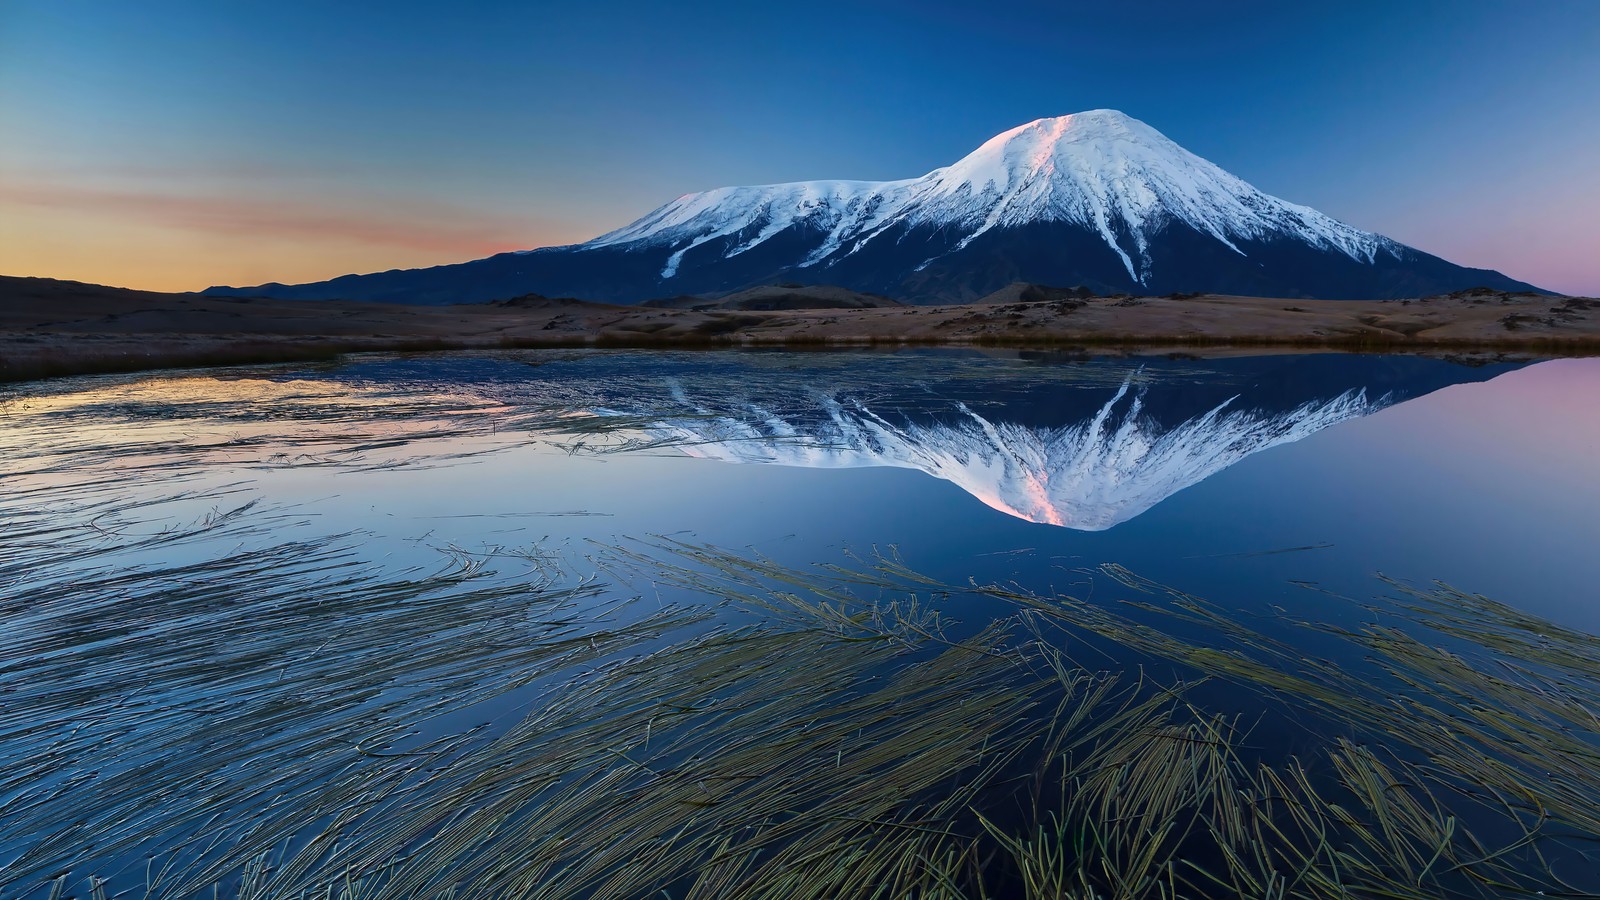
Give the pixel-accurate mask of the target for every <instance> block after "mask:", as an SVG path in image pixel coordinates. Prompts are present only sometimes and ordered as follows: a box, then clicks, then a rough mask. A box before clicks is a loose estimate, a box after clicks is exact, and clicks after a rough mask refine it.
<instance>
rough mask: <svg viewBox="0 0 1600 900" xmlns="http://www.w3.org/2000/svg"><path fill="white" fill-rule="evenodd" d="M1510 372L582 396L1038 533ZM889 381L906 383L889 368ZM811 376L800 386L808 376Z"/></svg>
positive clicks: (1107, 375)
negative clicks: (915, 474) (1020, 523)
mask: <svg viewBox="0 0 1600 900" xmlns="http://www.w3.org/2000/svg"><path fill="white" fill-rule="evenodd" d="M1506 368H1507V367H1506V366H1504V365H1493V366H1482V367H1468V366H1463V365H1458V364H1453V363H1450V362H1445V361H1441V360H1430V359H1405V358H1383V359H1374V358H1370V357H1366V358H1363V357H1333V356H1321V357H1297V358H1265V359H1262V358H1254V359H1247V360H1222V361H1213V362H1208V363H1205V364H1202V365H1199V366H1196V364H1195V363H1193V362H1184V363H1181V364H1180V362H1179V361H1172V360H1159V361H1156V362H1147V363H1142V364H1141V363H1132V364H1123V365H1120V366H1118V365H1111V366H1109V367H1107V366H1105V365H1102V366H1100V367H1099V368H1098V369H1097V374H1098V375H1099V376H1100V377H1088V378H1083V379H1077V380H1073V379H1060V378H1059V377H1058V378H1042V379H1038V380H1037V381H1036V382H1034V381H1031V379H1033V378H1035V376H1038V375H1040V374H1041V372H1046V371H1049V370H1047V369H1046V370H1041V369H1040V368H1037V367H1022V366H1019V367H1015V368H1011V369H1009V370H1008V371H1005V372H1003V373H1002V372H995V371H990V372H987V373H985V376H984V378H981V379H966V380H949V381H943V382H938V383H930V382H929V381H927V380H925V379H922V378H918V377H916V375H917V374H918V373H917V372H916V371H915V370H914V369H913V370H912V371H909V372H906V373H901V374H907V375H910V376H912V377H909V378H904V379H900V380H894V379H892V377H885V378H883V379H882V380H874V381H870V382H867V381H863V380H862V379H861V378H860V377H859V373H857V374H856V376H855V377H853V378H851V379H850V380H848V381H841V380H839V379H838V378H831V377H830V375H831V374H833V373H830V372H828V371H826V370H818V371H807V370H805V369H803V368H802V369H800V370H799V371H795V372H790V373H786V377H782V378H772V377H768V378H760V377H759V373H757V372H747V373H744V376H745V377H742V378H741V377H731V378H730V377H726V376H727V375H729V374H730V373H727V372H722V373H720V375H721V376H723V377H708V376H707V374H706V373H704V372H700V373H690V372H672V371H670V370H658V371H655V372H640V373H634V374H633V375H632V377H630V378H628V379H627V382H626V384H627V390H629V391H631V392H632V394H631V396H620V395H618V394H617V393H616V388H615V387H614V384H615V382H611V383H607V384H602V383H596V384H594V385H589V386H588V387H590V388H592V389H593V390H594V392H595V394H596V396H591V397H585V396H584V393H585V383H584V379H582V378H581V377H580V378H579V379H577V380H576V381H571V380H569V381H567V382H566V387H567V388H569V389H571V388H576V393H577V396H576V397H574V398H573V400H572V401H571V402H573V403H574V404H575V405H578V406H580V407H582V408H584V411H585V413H586V414H587V415H590V416H593V417H595V419H596V420H598V421H597V422H595V423H593V424H595V425H600V424H601V423H604V422H615V423H617V425H618V427H619V428H620V427H627V428H630V429H637V430H639V431H641V432H642V433H643V434H644V435H646V440H647V441H648V442H649V443H650V444H651V445H653V446H657V447H673V448H676V449H678V450H679V451H681V452H683V453H685V454H688V455H690V456H695V457H700V458H705V459H715V460H721V461H724V462H730V463H769V464H776V465H786V466H801V467H807V468H851V467H864V466H892V467H899V468H908V469H915V470H919V471H922V472H926V473H927V474H929V475H932V476H934V477H936V478H940V479H943V480H945V481H948V482H950V483H952V484H954V485H956V486H958V487H960V488H961V489H962V490H964V491H966V492H967V493H968V494H971V495H972V496H973V497H975V498H977V499H978V500H980V501H982V502H983V503H984V504H986V505H987V506H989V507H991V508H993V509H995V510H998V511H1000V512H1003V513H1006V514H1008V515H1012V516H1016V517H1018V518H1020V519H1025V520H1027V521H1030V522H1037V523H1041V524H1048V525H1057V526H1062V527H1066V528H1072V529H1077V530H1080V531H1103V530H1106V529H1109V528H1112V527H1114V526H1116V525H1118V524H1121V523H1123V522H1126V521H1128V520H1129V519H1132V518H1134V517H1135V516H1138V515H1139V514H1141V513H1143V512H1145V511H1147V510H1149V509H1150V508H1152V507H1154V506H1155V505H1156V504H1158V503H1160V502H1161V501H1163V500H1165V499H1166V498H1167V497H1170V496H1172V495H1173V494H1175V493H1177V492H1178V491H1181V490H1183V489H1184V488H1187V487H1190V486H1192V485H1194V484H1197V483H1199V482H1201V481H1203V480H1205V479H1206V478H1209V477H1210V476H1212V475H1215V474H1216V473H1218V472H1221V471H1222V470H1224V469H1226V468H1228V467H1229V466H1232V465H1233V464H1235V463H1237V462H1239V461H1240V460H1243V459H1245V458H1246V457H1248V456H1250V455H1252V454H1254V453H1257V452H1259V451H1262V450H1265V449H1267V448H1270V447H1275V446H1278V445H1281V444H1286V443H1290V442H1293V441H1298V440H1302V439H1304V438H1306V437H1309V436H1311V435H1313V434H1315V433H1317V432H1318V431H1321V430H1322V429H1324V428H1327V427H1329V426H1331V425H1336V424H1338V423H1340V422H1344V421H1347V420H1350V419H1354V418H1359V417H1361V416H1366V415H1370V414H1371V413H1374V412H1377V411H1378V410H1381V409H1384V408H1386V407H1389V406H1392V405H1394V404H1395V403H1399V402H1401V401H1404V400H1407V399H1410V398H1412V397H1416V396H1420V395H1422V394H1426V393H1430V392H1432V391H1434V390H1437V389H1439V388H1441V387H1444V386H1447V385H1449V384H1455V383H1459V382H1466V381H1478V380H1483V379H1486V378H1488V377H1492V376H1493V375H1495V374H1499V373H1500V372H1503V371H1505V370H1506ZM884 374H885V375H886V376H888V375H889V374H890V373H884ZM795 376H799V377H795Z"/></svg>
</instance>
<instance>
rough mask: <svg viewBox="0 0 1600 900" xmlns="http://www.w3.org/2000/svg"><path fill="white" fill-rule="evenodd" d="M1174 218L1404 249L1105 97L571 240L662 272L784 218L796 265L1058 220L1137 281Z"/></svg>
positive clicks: (715, 196)
mask: <svg viewBox="0 0 1600 900" xmlns="http://www.w3.org/2000/svg"><path fill="white" fill-rule="evenodd" d="M1172 221H1177V222H1182V223H1184V224H1186V225H1188V226H1190V227H1192V228H1194V229H1195V230H1197V231H1199V232H1201V233H1203V234H1207V235H1210V236H1211V237H1213V238H1215V239H1216V240H1217V241H1219V242H1220V243H1222V244H1223V245H1225V246H1226V247H1228V248H1229V249H1230V250H1232V251H1234V252H1235V253H1241V254H1242V253H1243V252H1244V251H1243V250H1241V249H1240V247H1239V245H1238V243H1237V242H1239V241H1244V240H1260V239H1266V238H1276V237H1286V238H1290V239H1295V240H1300V241H1304V242H1306V243H1309V244H1311V245H1313V246H1316V247H1319V248H1322V249H1326V250H1332V251H1335V252H1339V253H1343V254H1345V255H1347V256H1349V257H1351V258H1352V259H1355V260H1358V261H1361V262H1366V263H1371V262H1373V261H1375V260H1376V259H1377V257H1378V255H1379V254H1380V253H1390V254H1393V255H1395V256H1399V255H1400V252H1401V250H1402V249H1403V248H1402V246H1401V245H1400V244H1397V243H1395V242H1394V241H1391V240H1389V239H1388V238H1385V237H1382V236H1380V235H1376V234H1372V233H1370V232H1366V231H1361V230H1359V229H1356V228H1352V227H1351V226H1349V225H1346V224H1344V223H1342V222H1339V221H1337V220H1335V219H1332V218H1330V217H1328V216H1325V215H1323V214H1322V213H1319V212H1317V211H1316V210H1314V209H1311V208H1310V207H1306V206H1300V205H1297V204H1293V203H1288V202H1286V201H1284V200H1280V199H1278V198H1276V197H1272V196H1270V195H1268V194H1265V193H1262V192H1261V191H1259V190H1257V189H1256V188H1254V187H1252V186H1251V185H1250V184H1248V183H1246V182H1245V181H1243V180H1242V179H1240V178H1237V177H1235V176H1233V175H1231V174H1229V173H1228V172H1226V171H1224V170H1223V169H1222V168H1220V167H1219V166H1217V165H1215V164H1213V163H1211V162H1208V161H1207V160H1204V159H1201V158H1200V157H1198V156H1196V155H1194V154H1193V153H1190V152H1189V151H1187V150H1185V149H1183V148H1182V147H1180V146H1178V145H1177V144H1176V143H1174V142H1173V141H1172V140H1171V139H1169V138H1167V137H1166V136H1165V135H1163V134H1161V133H1160V132H1159V131H1156V130H1155V129H1154V128H1151V127H1150V126H1149V125H1146V124H1145V123H1143V122H1141V121H1139V120H1138V119H1134V118H1132V117H1130V116H1127V115H1124V114H1123V113H1120V112H1117V111H1115V110H1104V109H1101V110H1091V111H1089V112H1082V113H1076V114H1074V115H1070V116H1060V117H1057V118H1050V119H1038V120H1036V121H1033V122H1029V123H1027V124H1026V125H1021V126H1018V127H1016V128H1013V129H1011V130H1010V131H1006V132H1004V133H1002V134H999V135H996V136H995V137H993V138H991V139H990V140H988V141H986V142H985V143H984V144H983V145H982V146H981V147H979V148H978V149H977V150H975V151H973V152H972V153H971V154H969V155H968V156H966V157H965V158H963V159H961V160H960V161H959V162H957V163H955V164H954V165H951V166H947V167H945V168H942V169H935V170H934V171H932V172H929V173H928V174H927V175H924V176H922V177H921V178H913V179H909V180H904V181H884V182H874V181H805V182H794V183H790V184H774V185H760V186H755V187H730V188H717V189H715V190H711V191H705V192H703V193H698V194H686V195H684V196H682V197H679V198H678V199H676V200H674V201H672V202H671V203H668V204H667V205H665V206H663V207H661V208H660V209H657V210H655V211H653V212H651V213H650V214H648V215H646V216H644V217H643V218H641V219H639V220H638V221H636V222H633V223H631V224H629V225H627V226H625V227H623V228H620V229H617V230H616V231H613V232H610V233H608V234H604V235H601V236H600V237H597V238H595V239H594V240H592V241H589V242H588V243H586V244H582V245H579V246H580V247H585V248H592V247H607V246H618V245H635V246H640V247H655V246H665V247H671V248H673V253H672V255H671V256H670V257H669V260H668V262H667V265H666V266H665V268H664V269H663V271H662V277H663V278H671V277H672V276H673V275H675V274H676V273H677V270H678V265H679V263H680V262H681V261H682V259H683V254H684V253H685V252H687V251H688V250H689V249H691V248H693V247H697V246H699V245H701V244H703V243H706V242H707V241H711V240H716V239H718V238H725V237H737V238H738V240H737V241H736V242H735V243H733V244H731V245H730V246H729V247H728V249H727V250H726V251H725V253H724V255H725V256H734V255H737V254H739V253H744V252H747V251H748V250H750V249H751V248H753V247H756V246H759V245H760V244H762V243H764V242H765V241H767V240H770V239H771V238H773V237H774V236H776V235H778V234H782V233H784V232H786V231H789V230H790V229H796V228H798V229H805V230H806V231H807V233H808V234H814V235H815V236H816V240H817V244H816V246H815V247H814V248H813V249H812V250H811V251H810V252H809V253H808V254H806V255H805V257H804V258H803V259H802V260H801V262H800V263H799V265H801V266H816V265H822V264H831V263H833V262H836V261H838V260H839V259H843V258H845V257H848V256H850V255H852V254H854V253H857V252H859V251H860V250H861V249H862V248H863V247H865V246H866V245H867V244H869V243H871V241H872V240H873V239H874V238H876V237H877V236H879V235H881V234H883V233H884V232H886V231H888V230H889V229H890V228H892V227H894V226H896V225H904V226H907V227H930V228H937V229H944V230H946V231H949V232H951V233H954V234H959V235H960V240H959V241H957V242H956V244H955V245H954V250H960V249H962V248H965V247H966V246H967V245H969V244H970V243H971V242H972V241H973V240H975V239H976V238H978V237H979V236H981V235H983V234H985V233H987V232H989V231H991V230H994V229H996V228H1007V227H1015V226H1020V225H1026V224H1031V223H1035V222H1065V223H1072V224H1078V225H1082V226H1085V227H1087V228H1090V229H1092V230H1093V231H1094V232H1095V233H1096V234H1098V235H1099V236H1100V239H1101V240H1103V241H1104V242H1105V243H1106V245H1107V246H1108V247H1109V248H1110V249H1111V250H1112V251H1114V252H1115V253H1116V254H1117V256H1118V257H1119V258H1120V259H1121V260H1122V263H1123V265H1124V266H1125V267H1126V268H1127V270H1128V274H1129V276H1130V277H1131V278H1133V279H1134V280H1135V281H1138V282H1141V283H1142V282H1144V281H1145V280H1146V279H1148V277H1149V276H1150V271H1151V266H1152V261H1151V259H1150V255H1149V240H1150V238H1151V236H1153V235H1154V234H1155V233H1156V232H1158V231H1159V230H1160V229H1162V228H1163V227H1165V226H1166V225H1167V224H1168V223H1169V222H1172ZM952 252H953V251H952ZM935 259H937V257H935ZM933 261H934V260H932V259H930V260H928V261H927V262H925V263H923V265H924V266H926V265H928V264H929V263H931V262H933Z"/></svg>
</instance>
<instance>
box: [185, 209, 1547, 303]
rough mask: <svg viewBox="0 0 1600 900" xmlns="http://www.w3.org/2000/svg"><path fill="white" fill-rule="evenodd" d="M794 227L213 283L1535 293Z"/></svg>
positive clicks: (1342, 270) (1270, 265) (1423, 277)
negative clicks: (846, 242)
mask: <svg viewBox="0 0 1600 900" xmlns="http://www.w3.org/2000/svg"><path fill="white" fill-rule="evenodd" d="M792 230H793V231H795V232H797V233H794V234H788V235H780V236H778V237H774V238H771V239H769V240H767V241H766V242H764V243H762V244H761V245H760V246H758V247H756V248H755V249H753V250H750V251H747V252H745V253H741V254H737V255H734V256H732V257H727V258H725V257H724V255H723V254H724V253H726V252H727V250H728V249H729V248H731V247H733V246H736V245H737V244H738V242H739V241H740V240H742V239H743V237H744V236H743V235H742V234H733V235H729V236H728V237H726V238H720V239H716V240H712V241H707V242H705V243H703V244H701V245H699V246H697V247H695V248H693V249H691V250H689V251H688V252H686V253H685V254H684V256H683V259H682V261H681V263H680V264H679V267H678V271H677V273H676V274H675V276H674V277H672V278H671V279H663V278H661V270H662V268H663V266H664V265H665V264H666V261H667V258H668V256H669V255H670V254H671V253H672V252H673V248H671V247H670V246H669V247H640V248H634V247H627V246H609V247H596V248H588V247H585V246H583V245H581V244H580V245H574V246H569V247H551V248H546V249H543V250H534V251H531V252H527V253H502V254H500V255H498V256H491V257H489V258H487V259H480V260H474V261H472V262H465V263H458V264H455V265H448V266H435V267H433V268H428V269H405V270H400V269H397V270H392V271H388V272H377V273H374V274H371V275H346V276H343V277H341V278H335V279H332V280H331V281H324V282H318V283H314V284H302V285H281V284H268V285H262V286H260V287H251V288H224V287H218V288H211V289H209V290H207V291H206V292H205V293H208V294H213V295H219V296H256V297H260V296H266V297H278V298H283V299H300V300H324V299H346V300H375V301H383V302H392V303H417V304H446V303H480V302H484V301H488V300H500V299H505V298H510V297H517V296H521V295H523V294H529V293H538V294H543V295H545V296H554V297H581V298H583V299H585V300H598V301H604V302H610V303H637V302H640V301H643V300H647V299H651V298H656V297H663V296H673V295H683V294H695V295H706V294H712V295H715V294H723V293H728V292H732V291H738V290H741V289H744V288H749V287H752V286H756V285H766V284H776V283H779V282H791V283H799V284H827V285H837V286H839V287H843V288H848V289H850V290H853V291H861V292H865V293H873V294H881V295H884V296H887V297H892V298H894V299H897V300H902V301H906V302H912V303H959V302H967V301H971V300H976V299H978V298H980V297H983V296H985V295H987V294H989V293H992V292H994V291H996V290H998V289H1000V288H1002V287H1005V286H1006V285H1008V284H1012V283H1014V282H1019V281H1020V282H1029V283H1034V284H1057V285H1081V286H1083V287H1085V288H1087V289H1089V290H1091V291H1094V292H1096V293H1100V294H1119V293H1126V294H1136V295H1160V294H1170V293H1179V292H1204V293H1216V294H1242V295H1248V296H1261V297H1292V298H1307V299H1330V300H1375V299H1392V298H1397V297H1421V296H1427V295H1432V294H1443V293H1449V292H1451V291H1460V290H1465V289H1469V288H1474V287H1487V288H1492V289H1495V290H1506V291H1528V290H1535V291H1536V290H1538V289H1537V288H1534V287H1533V286H1532V285H1529V284H1526V283H1523V282H1520V281H1517V280H1515V279H1513V278H1510V277H1507V276H1505V275H1502V274H1500V273H1499V272H1495V271H1492V270H1489V269H1471V268H1467V267H1465V266H1458V265H1455V264H1454V263H1450V262H1447V261H1445V260H1443V259H1440V258H1438V257H1436V256H1431V255H1429V254H1427V253H1423V252H1421V251H1418V250H1412V249H1410V248H1405V249H1404V250H1403V251H1402V253H1401V254H1400V257H1399V258H1396V257H1394V256H1391V255H1388V254H1378V255H1377V257H1376V258H1375V261H1374V262H1371V263H1367V262H1362V261H1358V260H1355V259H1352V258H1350V257H1349V256H1346V255H1344V254H1342V253H1337V252H1334V251H1330V250H1326V249H1322V248H1318V247H1315V246H1312V245H1310V244H1306V243H1302V242H1298V241H1294V240H1290V239H1278V240H1268V241H1253V242H1242V243H1240V244H1239V250H1241V251H1243V252H1242V253H1236V252H1234V251H1233V250H1231V249H1229V248H1228V247H1227V246H1225V245H1223V244H1221V243H1219V242H1217V241H1216V240H1214V239H1212V238H1211V237H1209V236H1208V235H1203V234H1200V233H1199V232H1197V231H1195V230H1194V229H1192V228H1190V227H1189V226H1187V225H1184V224H1182V223H1171V224H1169V225H1168V226H1167V227H1166V228H1164V229H1162V230H1161V231H1160V232H1158V233H1157V234H1156V235H1155V236H1154V238H1153V239H1152V240H1151V241H1150V256H1151V259H1152V261H1153V265H1152V266H1151V269H1150V273H1149V276H1148V277H1147V278H1146V280H1145V282H1144V283H1143V284H1140V283H1138V282H1136V281H1134V280H1133V278H1132V277H1130V276H1129V274H1128V271H1127V268H1126V266H1124V265H1123V263H1122V260H1121V259H1120V258H1119V257H1118V256H1117V255H1116V253H1114V252H1113V251H1112V250H1111V249H1110V247H1108V246H1107V244H1106V243H1105V241H1103V240H1102V239H1101V238H1100V236H1099V235H1097V234H1094V233H1092V232H1090V231H1089V230H1088V229H1085V228H1082V227H1080V226H1074V225H1071V224H1067V223H1060V222H1051V223H1040V224H1035V225H1028V226H1023V227H1020V228H1006V229H995V230H993V231H990V232H988V233H986V234H983V235H982V236H980V237H979V238H978V239H976V240H974V241H972V242H971V243H970V244H968V245H967V246H966V247H963V248H962V249H960V250H955V249H954V247H953V244H954V243H955V241H954V240H953V239H951V238H949V237H948V236H945V235H942V234H940V233H939V232H938V231H937V230H932V229H904V230H891V231H890V232H886V233H884V234H881V235H879V236H878V237H876V238H874V239H873V240H872V241H871V242H870V243H869V244H867V245H866V246H865V247H863V248H861V249H860V250H858V251H856V252H855V253H853V254H851V255H849V256H840V255H838V254H836V255H835V256H836V257H837V258H831V259H825V260H823V261H821V262H819V263H817V264H815V265H812V266H806V267H800V266H797V265H796V263H797V262H798V261H799V260H803V259H805V257H806V255H807V254H808V253H810V252H811V251H812V250H813V249H815V247H817V246H818V245H819V244H820V243H821V239H822V235H820V234H817V233H815V232H812V233H810V234H807V233H805V231H806V230H805V229H799V228H796V229H792ZM929 260H932V262H929ZM925 264H926V265H925Z"/></svg>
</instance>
